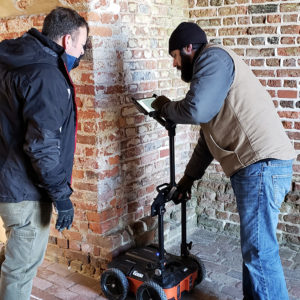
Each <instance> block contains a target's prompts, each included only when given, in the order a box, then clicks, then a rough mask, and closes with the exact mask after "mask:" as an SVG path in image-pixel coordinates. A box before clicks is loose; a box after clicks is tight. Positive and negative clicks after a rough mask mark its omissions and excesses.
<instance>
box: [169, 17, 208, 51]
mask: <svg viewBox="0 0 300 300" xmlns="http://www.w3.org/2000/svg"><path fill="white" fill-rule="evenodd" d="M189 44H207V38H206V34H205V32H204V31H203V30H202V29H201V28H200V27H199V26H198V25H197V24H195V23H191V22H182V23H180V24H179V25H178V26H177V28H176V29H175V30H174V31H173V32H172V34H171V36H170V39H169V53H171V52H172V51H173V50H176V49H179V50H180V49H182V48H184V47H185V46H187V45H189Z"/></svg>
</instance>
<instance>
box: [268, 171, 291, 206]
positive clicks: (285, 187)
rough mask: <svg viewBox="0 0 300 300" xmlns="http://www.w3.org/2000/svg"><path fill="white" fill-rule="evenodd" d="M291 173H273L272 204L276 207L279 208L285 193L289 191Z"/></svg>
mask: <svg viewBox="0 0 300 300" xmlns="http://www.w3.org/2000/svg"><path fill="white" fill-rule="evenodd" d="M291 181H292V176H291V175H273V176H272V182H273V188H274V189H273V191H274V204H275V207H276V208H277V209H280V206H281V204H282V202H283V200H284V197H285V195H286V194H287V193H288V192H289V190H290V188H291Z"/></svg>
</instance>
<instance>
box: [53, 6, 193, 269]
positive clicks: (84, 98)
mask: <svg viewBox="0 0 300 300" xmlns="http://www.w3.org/2000/svg"><path fill="white" fill-rule="evenodd" d="M187 16H188V15H187V3H185V2H182V1H173V0H172V1H171V0H154V1H116V2H113V1H101V2H100V3H94V4H90V5H89V8H88V13H87V19H88V21H89V25H90V27H91V31H90V50H89V53H88V56H87V58H88V59H86V60H85V61H84V62H83V64H82V65H81V66H80V68H79V69H78V70H76V71H75V72H74V73H73V74H72V76H73V78H74V81H75V83H76V84H77V85H78V86H77V98H78V99H77V100H78V104H79V107H80V110H79V131H78V144H77V151H76V157H75V164H74V175H73V186H74V190H75V193H74V196H73V198H72V199H73V202H74V204H75V207H76V210H75V213H76V218H75V221H74V226H73V228H72V229H71V230H70V231H67V232H65V233H63V234H58V233H57V232H56V231H55V229H53V230H52V231H51V237H52V238H51V243H52V244H51V245H49V247H48V248H49V251H48V254H49V255H50V254H51V253H50V252H53V253H54V254H56V253H57V251H60V254H59V259H60V261H65V262H66V263H70V265H71V266H72V267H74V268H77V269H78V270H82V271H85V272H86V271H87V272H89V273H91V274H92V273H93V272H95V270H96V273H98V272H99V269H100V268H102V266H101V263H102V262H105V261H107V260H108V259H110V257H111V256H112V255H115V254H117V253H119V252H120V251H121V250H124V249H125V248H128V247H130V246H131V245H133V244H134V243H138V244H139V243H141V242H142V241H144V242H145V240H147V239H148V240H149V239H151V238H152V237H153V235H154V230H153V229H154V228H155V222H154V223H153V220H151V219H149V217H148V216H149V214H150V204H151V202H152V200H153V198H154V196H155V195H156V191H155V187H156V186H157V185H158V184H161V183H162V182H166V181H168V169H169V157H168V154H169V152H168V136H167V132H166V130H165V129H164V128H162V127H161V126H160V125H158V124H157V123H156V122H155V121H152V120H151V119H150V118H148V117H145V116H143V115H141V114H139V113H138V112H137V110H136V108H135V107H134V105H133V103H132V100H131V97H136V98H142V97H145V96H151V95H152V94H153V93H156V94H166V95H169V96H170V97H172V98H178V97H180V96H182V95H183V94H184V90H185V89H186V85H184V84H183V83H182V82H181V81H180V80H179V79H178V77H177V76H176V72H175V70H174V69H173V67H172V61H171V59H170V57H169V55H168V52H167V45H168V36H169V34H170V32H171V30H172V29H173V28H174V27H175V26H176V25H177V24H178V23H179V22H180V20H182V19H183V18H187ZM177 140H178V142H177V144H176V151H177V152H176V153H177V156H178V157H180V156H183V157H187V154H186V153H187V152H188V151H189V150H190V146H189V143H188V136H187V135H186V134H185V133H184V132H183V131H182V128H181V129H180V128H179V130H178V134H177ZM185 163H186V159H185V160H181V164H178V166H177V169H178V170H180V169H181V171H182V170H183V167H184V165H185ZM170 214H171V212H170ZM191 219H192V220H194V221H195V217H194V218H193V217H191ZM170 228H171V225H169V224H166V230H167V231H166V233H167V232H168V230H170ZM103 267H104V266H103Z"/></svg>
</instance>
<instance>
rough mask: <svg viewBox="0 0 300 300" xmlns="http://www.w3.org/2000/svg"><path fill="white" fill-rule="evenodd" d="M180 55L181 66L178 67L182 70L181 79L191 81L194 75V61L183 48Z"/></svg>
mask: <svg viewBox="0 0 300 300" xmlns="http://www.w3.org/2000/svg"><path fill="white" fill-rule="evenodd" d="M180 57H181V67H177V69H178V70H180V71H181V79H182V80H183V81H184V82H191V80H192V77H193V61H192V59H191V57H190V56H189V55H187V54H185V53H184V51H183V50H181V51H180Z"/></svg>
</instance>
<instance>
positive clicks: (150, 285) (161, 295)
mask: <svg viewBox="0 0 300 300" xmlns="http://www.w3.org/2000/svg"><path fill="white" fill-rule="evenodd" d="M136 300H167V296H166V294H165V292H164V290H163V289H162V288H161V286H159V285H158V284H157V283H155V282H153V281H147V282H145V283H143V284H142V285H140V287H139V288H138V290H137V294H136Z"/></svg>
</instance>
